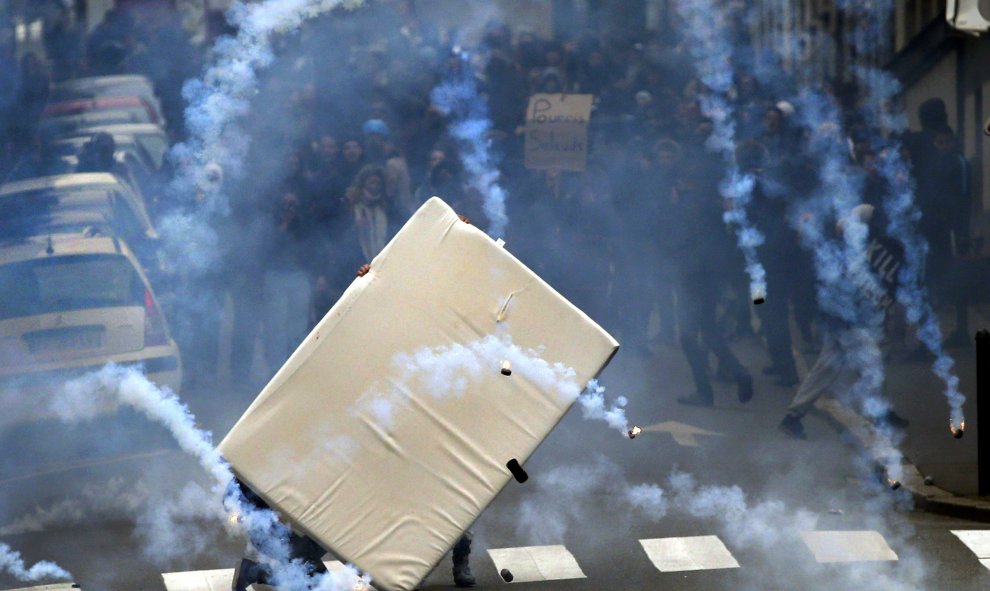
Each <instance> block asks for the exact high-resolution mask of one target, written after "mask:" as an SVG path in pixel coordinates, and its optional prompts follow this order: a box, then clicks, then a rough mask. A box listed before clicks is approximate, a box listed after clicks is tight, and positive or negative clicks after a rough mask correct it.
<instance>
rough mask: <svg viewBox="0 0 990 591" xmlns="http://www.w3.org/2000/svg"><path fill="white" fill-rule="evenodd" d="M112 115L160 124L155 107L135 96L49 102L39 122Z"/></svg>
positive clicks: (134, 120)
mask: <svg viewBox="0 0 990 591" xmlns="http://www.w3.org/2000/svg"><path fill="white" fill-rule="evenodd" d="M99 113H114V114H115V116H116V117H117V118H120V117H122V116H124V115H125V114H126V116H127V118H128V120H129V121H128V122H132V123H153V124H158V125H160V124H162V121H161V116H160V115H159V113H158V111H157V110H156V108H155V106H154V105H152V104H151V103H149V102H148V101H147V99H144V98H141V97H136V96H110V97H97V98H86V99H72V100H67V101H57V102H51V101H50V102H49V103H48V105H47V106H46V107H45V110H44V111H42V112H41V121H42V124H44V122H46V121H49V120H51V119H57V118H60V117H72V116H78V115H95V114H99Z"/></svg>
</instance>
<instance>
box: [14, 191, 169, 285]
mask: <svg viewBox="0 0 990 591" xmlns="http://www.w3.org/2000/svg"><path fill="white" fill-rule="evenodd" d="M63 213H65V214H68V213H93V214H98V215H99V216H101V218H102V219H103V220H105V221H106V223H108V224H109V225H110V227H111V228H112V229H113V231H114V233H115V234H116V235H118V236H120V237H122V238H123V239H125V240H126V241H127V242H128V244H130V245H132V246H133V247H134V248H135V249H136V250H137V252H138V253H139V255H140V258H141V261H142V262H143V263H144V264H145V265H147V266H148V267H149V269H152V268H154V267H155V266H156V264H157V261H156V256H155V252H156V249H157V247H158V245H157V240H158V233H157V232H156V231H155V227H154V225H153V224H152V222H151V218H150V217H149V216H148V210H147V207H146V205H145V203H144V199H143V198H142V197H141V196H140V195H139V194H138V193H136V192H135V191H134V190H133V189H132V188H131V186H130V185H128V184H127V183H125V182H124V181H122V180H121V179H119V178H118V177H117V176H115V175H112V174H109V173H99V172H97V173H83V174H65V175H59V176H51V177H43V178H37V179H28V180H25V181H18V182H15V183H7V184H5V185H0V220H3V221H2V223H0V236H2V235H3V232H4V231H6V233H7V235H8V236H14V237H23V236H25V235H31V234H35V233H44V232H48V231H51V230H50V229H49V228H48V225H47V224H48V220H49V219H51V217H52V216H54V215H56V214H63ZM32 228H33V229H32Z"/></svg>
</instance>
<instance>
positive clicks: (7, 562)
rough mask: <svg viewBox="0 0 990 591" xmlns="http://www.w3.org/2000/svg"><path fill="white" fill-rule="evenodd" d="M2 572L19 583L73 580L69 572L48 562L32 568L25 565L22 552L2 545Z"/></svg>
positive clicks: (0, 546) (39, 563) (0, 550)
mask: <svg viewBox="0 0 990 591" xmlns="http://www.w3.org/2000/svg"><path fill="white" fill-rule="evenodd" d="M0 571H2V572H6V573H8V574H10V575H11V576H13V577H14V578H15V579H17V580H18V581H31V582H34V581H42V580H45V579H64V580H67V581H68V580H72V575H71V574H69V571H67V570H65V569H64V568H62V567H60V566H59V565H57V564H55V563H54V562H49V561H47V560H42V561H41V562H36V563H34V564H32V565H31V566H30V567H29V566H27V565H26V564H24V559H23V558H21V554H20V552H17V551H16V550H14V549H12V548H11V547H10V546H8V545H7V544H4V543H0Z"/></svg>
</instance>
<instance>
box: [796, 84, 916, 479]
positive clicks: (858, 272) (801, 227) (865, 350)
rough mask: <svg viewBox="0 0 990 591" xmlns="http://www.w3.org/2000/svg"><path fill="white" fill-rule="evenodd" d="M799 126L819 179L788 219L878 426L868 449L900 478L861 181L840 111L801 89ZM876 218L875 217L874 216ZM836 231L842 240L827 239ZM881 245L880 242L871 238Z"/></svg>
mask: <svg viewBox="0 0 990 591" xmlns="http://www.w3.org/2000/svg"><path fill="white" fill-rule="evenodd" d="M795 104H796V105H797V111H796V115H795V116H796V117H797V118H798V123H799V124H800V125H801V126H802V127H804V128H805V129H806V130H808V131H809V136H810V137H811V138H812V139H811V141H810V143H809V145H808V151H809V154H808V155H809V156H810V157H811V158H812V159H813V160H814V161H815V162H814V163H815V164H816V165H817V172H818V188H817V189H816V191H815V192H814V193H813V194H812V195H811V196H810V197H809V198H807V199H805V200H804V201H803V202H802V203H800V204H799V206H798V207H797V211H798V213H797V214H796V215H793V216H792V218H791V224H792V226H793V227H794V228H795V229H796V230H797V231H798V233H799V235H800V237H801V240H802V243H803V244H804V246H805V247H807V248H808V249H809V250H810V251H811V252H812V254H813V262H814V267H815V275H816V279H817V285H816V287H817V296H818V298H817V299H818V303H819V306H820V307H821V309H822V310H823V311H824V312H825V313H827V314H828V315H830V316H831V317H832V318H834V319H836V320H837V321H838V322H837V323H836V325H835V326H834V327H833V329H832V333H833V334H832V335H831V337H830V338H832V339H834V341H835V342H836V343H837V346H838V348H839V350H840V351H841V352H842V360H843V366H844V367H846V368H848V369H850V370H851V371H852V372H853V373H854V374H855V376H856V379H855V381H854V382H853V383H852V384H850V389H849V392H848V393H840V394H846V395H847V396H849V397H850V398H852V399H853V400H854V401H856V402H858V403H859V406H860V409H861V411H862V412H863V413H864V414H865V415H866V416H867V417H868V418H870V419H872V420H873V422H874V423H875V424H877V430H878V433H877V437H876V438H875V439H874V440H872V441H871V442H870V451H871V452H872V454H873V456H874V457H877V458H880V459H881V460H882V461H883V463H884V468H885V470H886V471H887V474H888V477H889V478H892V479H894V480H898V481H899V480H900V479H901V477H902V474H901V472H902V461H901V460H902V455H901V453H900V451H899V450H898V449H897V442H899V440H900V435H899V434H898V433H896V432H895V431H893V430H892V429H891V428H890V427H889V426H888V425H887V424H886V422H885V421H883V420H882V419H883V418H884V417H885V416H886V415H887V414H888V413H889V412H890V404H889V402H887V401H886V400H885V399H884V398H883V383H884V368H883V358H882V354H881V351H880V345H879V343H880V341H881V339H882V336H883V319H884V314H885V310H886V308H887V306H888V305H889V302H888V301H886V299H885V298H886V293H885V291H884V289H883V287H882V285H881V283H880V280H879V278H878V277H877V275H876V273H875V272H874V270H873V268H872V266H871V257H870V254H869V253H870V252H872V250H871V249H870V244H872V242H870V231H869V227H868V226H867V224H866V223H865V222H866V220H865V219H864V218H865V216H864V214H865V212H866V211H867V210H864V209H863V206H861V195H862V191H863V178H862V175H861V174H857V172H856V171H855V170H854V169H853V167H852V165H851V162H850V161H849V156H848V152H847V150H846V147H845V145H844V142H843V138H842V135H841V133H840V130H841V127H840V124H839V122H840V117H839V109H838V105H836V104H835V103H834V101H832V100H830V98H829V97H826V96H823V95H821V94H819V93H817V92H815V91H812V90H810V89H804V90H802V91H801V92H800V93H798V95H797V97H796V98H795ZM869 211H872V210H869ZM833 223H837V225H838V228H839V237H838V238H835V239H832V238H829V225H831V224H833ZM874 240H876V237H874Z"/></svg>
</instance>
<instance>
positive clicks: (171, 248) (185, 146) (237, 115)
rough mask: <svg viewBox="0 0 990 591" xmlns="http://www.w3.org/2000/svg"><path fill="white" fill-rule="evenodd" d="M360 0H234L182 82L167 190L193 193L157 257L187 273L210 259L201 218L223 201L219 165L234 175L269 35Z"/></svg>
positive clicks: (213, 242)
mask: <svg viewBox="0 0 990 591" xmlns="http://www.w3.org/2000/svg"><path fill="white" fill-rule="evenodd" d="M362 3H363V2H362V1H361V0H265V1H264V2H242V1H237V2H235V3H234V4H233V5H232V6H231V8H230V10H229V11H228V12H227V19H228V21H229V22H230V24H231V25H232V26H234V27H235V28H236V29H237V34H236V36H234V37H223V38H221V39H219V40H218V41H217V43H216V45H214V47H213V50H212V64H211V65H210V66H209V67H208V68H207V69H206V71H205V72H204V73H203V76H202V78H200V79H196V80H190V81H188V82H186V84H185V86H184V88H183V97H184V98H185V99H186V101H187V103H188V105H187V107H186V110H185V123H186V131H187V133H188V139H187V140H186V141H185V142H183V143H181V144H179V145H177V146H175V147H174V148H173V149H172V152H171V158H172V159H173V161H174V162H175V164H176V175H175V178H174V179H173V180H172V184H171V187H170V190H171V191H173V192H174V193H175V194H176V195H178V196H179V197H180V199H181V200H182V201H184V202H188V201H190V200H191V199H192V198H193V197H194V196H196V195H200V196H202V197H203V199H202V200H198V202H197V204H196V205H195V206H194V208H193V209H191V210H187V211H181V212H176V213H173V214H171V215H169V216H167V217H166V218H165V219H163V220H162V221H161V224H160V226H161V228H160V230H161V234H162V238H163V245H162V246H163V251H164V253H163V256H164V257H165V259H166V260H168V261H169V263H170V264H173V265H175V266H176V267H177V268H180V269H185V270H188V271H190V272H199V271H203V270H205V269H207V268H209V266H210V265H212V264H213V263H214V262H215V254H214V253H216V252H217V249H216V246H217V244H218V243H219V239H218V237H217V234H216V231H215V230H214V228H213V227H212V226H211V225H210V222H209V219H210V217H211V216H212V215H214V214H225V213H226V212H227V211H228V202H227V198H226V196H225V195H223V194H222V193H221V192H220V189H221V187H220V186H218V184H217V182H216V178H215V172H214V171H215V170H216V167H218V166H219V167H220V169H221V170H222V171H223V174H224V175H225V176H226V177H228V178H234V179H236V178H240V176H241V175H242V173H243V170H242V165H243V162H244V159H245V156H246V155H247V150H248V147H249V146H250V143H251V139H250V138H249V137H248V135H247V133H246V132H245V131H244V129H243V128H242V126H241V121H242V120H243V119H244V117H246V116H247V115H248V114H249V111H250V102H251V98H252V97H253V96H254V95H255V94H256V93H257V92H258V72H259V71H260V70H263V69H264V68H266V67H268V66H269V65H271V64H272V63H273V62H274V60H275V54H274V53H273V49H272V40H273V37H274V36H275V35H277V34H284V33H288V32H290V31H294V30H296V29H298V28H299V27H300V26H301V25H302V24H303V23H304V22H305V21H307V20H309V19H312V18H315V17H317V16H319V15H321V14H324V13H327V12H330V11H332V10H334V9H336V8H338V7H344V8H348V9H353V8H356V7H358V6H360V5H361V4H362Z"/></svg>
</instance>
